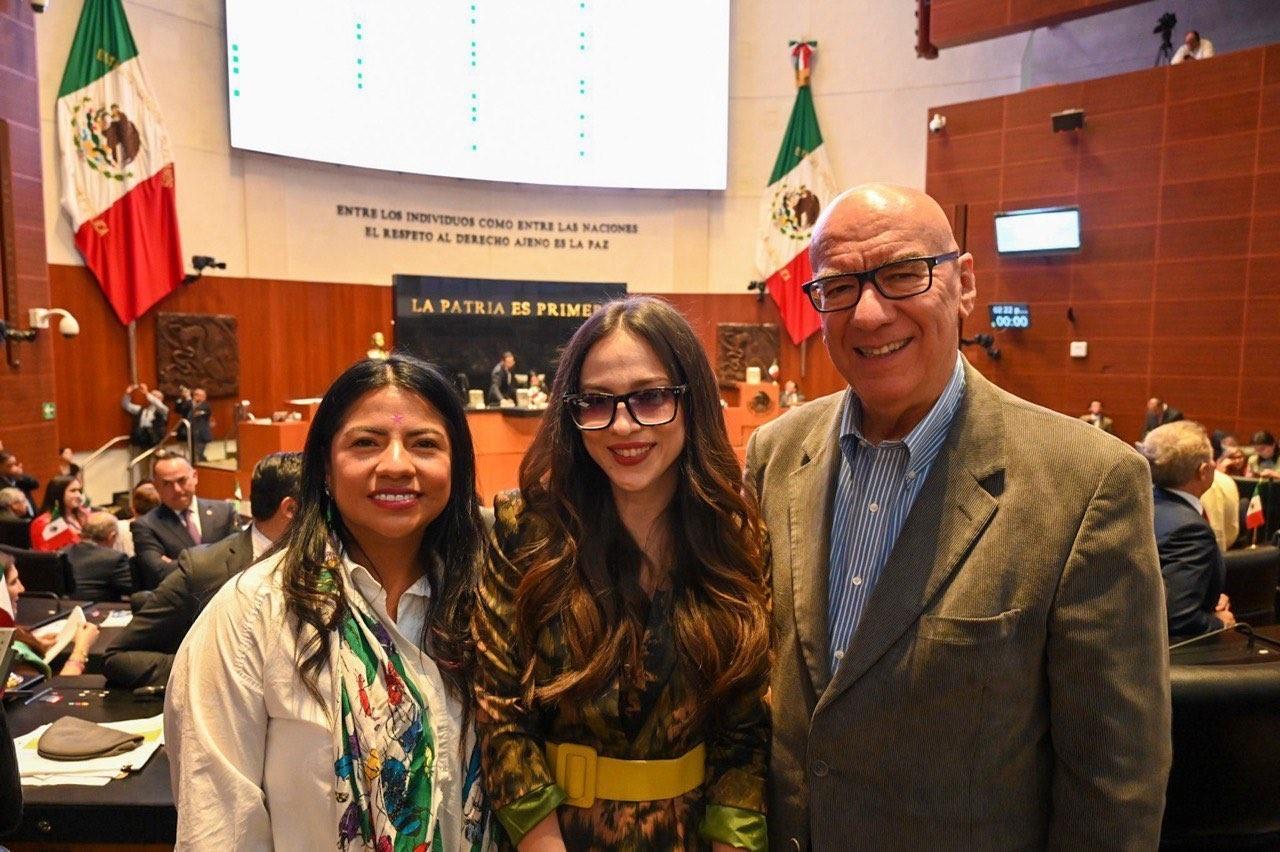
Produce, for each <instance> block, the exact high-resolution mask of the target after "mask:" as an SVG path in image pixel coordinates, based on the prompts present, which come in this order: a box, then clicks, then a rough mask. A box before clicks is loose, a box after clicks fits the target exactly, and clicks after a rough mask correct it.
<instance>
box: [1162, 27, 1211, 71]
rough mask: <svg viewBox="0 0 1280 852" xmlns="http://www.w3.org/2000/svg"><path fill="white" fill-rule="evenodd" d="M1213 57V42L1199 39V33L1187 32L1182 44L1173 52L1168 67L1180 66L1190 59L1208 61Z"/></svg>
mask: <svg viewBox="0 0 1280 852" xmlns="http://www.w3.org/2000/svg"><path fill="white" fill-rule="evenodd" d="M1212 56H1213V42H1211V41H1209V39H1207V38H1201V37H1200V33H1198V32H1196V31H1195V30H1188V31H1187V35H1186V38H1184V39H1183V41H1182V44H1180V45H1179V46H1178V49H1177V50H1176V51H1174V53H1173V58H1172V59H1170V60H1169V64H1170V65H1181V64H1182V63H1184V62H1187V61H1188V60H1192V59H1209V58H1211V57H1212Z"/></svg>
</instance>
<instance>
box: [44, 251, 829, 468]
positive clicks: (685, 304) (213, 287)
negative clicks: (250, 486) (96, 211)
mask: <svg viewBox="0 0 1280 852" xmlns="http://www.w3.org/2000/svg"><path fill="white" fill-rule="evenodd" d="M50 278H51V282H52V289H53V300H54V301H55V302H56V303H57V304H58V305H60V306H62V307H66V308H67V309H69V310H71V311H72V313H74V314H75V315H76V317H77V318H78V319H79V320H80V326H81V333H80V336H79V337H77V338H75V339H74V340H62V339H59V340H58V341H57V342H56V343H55V348H56V354H57V362H56V363H57V376H58V407H59V411H60V412H61V419H62V428H63V436H64V440H65V441H66V442H67V443H69V444H71V445H72V446H73V447H75V448H76V449H77V450H81V449H90V448H93V447H96V446H97V445H99V444H101V443H102V442H103V441H105V440H107V439H108V438H110V437H113V436H115V435H119V434H122V433H124V432H127V431H128V426H129V419H128V417H127V415H125V413H124V412H123V411H122V410H121V409H120V404H119V403H120V395H121V393H122V392H123V389H124V387H125V385H126V384H127V381H128V378H127V375H128V354H127V341H126V334H125V330H124V327H123V326H121V325H120V324H119V322H118V321H117V320H116V319H115V317H114V315H113V314H111V312H110V309H109V307H108V306H107V303H106V300H105V299H104V298H103V296H102V294H101V292H100V291H99V289H98V287H97V285H96V283H95V282H94V281H93V279H92V277H91V276H90V275H89V273H88V272H87V270H85V269H84V268H83V267H78V266H52V267H50ZM391 292H392V291H391V289H390V288H389V287H371V286H364V285H355V284H325V283H317V282H301V281H264V280H260V279H246V278H230V277H216V278H214V277H210V278H206V279H203V280H201V281H199V282H197V283H196V284H194V285H192V286H190V287H183V288H180V289H179V290H178V291H177V292H176V293H174V294H173V295H171V296H170V297H168V298H167V299H165V300H164V301H163V302H162V303H161V304H160V306H159V308H158V309H157V310H158V311H174V312H182V313H210V314H230V315H232V316H234V317H236V319H237V322H238V327H239V339H240V371H241V375H240V397H241V398H242V399H248V400H250V401H251V403H252V405H253V410H254V411H255V412H257V413H259V414H263V413H266V412H270V411H272V410H276V409H279V408H281V407H282V403H283V402H284V400H286V399H290V398H295V397H306V396H320V395H322V394H323V393H324V391H325V390H326V388H328V386H329V383H330V382H331V381H333V379H334V378H335V377H336V376H337V375H338V374H339V373H340V372H342V370H343V369H345V368H346V367H347V366H348V365H349V364H351V363H352V362H353V361H355V360H356V359H358V358H361V357H363V356H364V352H365V350H366V349H368V343H369V336H370V335H371V334H372V333H373V332H374V331H382V332H383V333H384V334H386V335H387V338H388V340H390V339H392V323H391V317H392V304H391ZM665 298H667V299H669V300H670V301H671V302H672V303H673V304H675V305H676V307H678V308H679V309H680V310H681V311H682V312H683V313H684V314H685V315H686V316H688V317H689V319H690V321H691V322H693V324H694V326H695V328H697V330H698V334H699V338H700V339H701V340H702V343H703V345H704V346H705V347H706V349H707V352H708V354H709V356H710V357H711V358H712V359H713V361H714V358H715V346H716V324H717V323H720V322H772V323H777V322H778V313H777V309H776V308H775V307H774V304H773V302H772V300H765V301H764V302H759V301H757V299H756V297H755V296H753V295H750V294H746V293H744V294H742V295H736V294H732V295H722V294H714V295H713V294H696V295H677V294H672V295H668V296H665ZM156 313H157V311H152V312H151V313H149V314H147V316H145V317H143V318H142V319H141V320H139V322H138V367H139V378H140V379H141V380H142V381H144V382H147V383H148V384H150V385H153V386H154V384H155V381H156V359H155V339H156V338H155V326H156V319H155V318H156ZM783 336H784V338H785V334H784V335H783ZM800 362H801V357H800V350H799V349H798V348H797V347H795V346H792V345H791V344H790V343H789V342H786V341H785V340H784V342H783V345H782V351H781V357H780V359H779V367H780V369H781V370H782V376H783V379H784V380H785V379H796V380H797V381H798V382H799V383H800V385H801V388H802V390H804V392H805V393H806V394H808V395H809V396H811V397H812V396H817V395H821V394H823V393H828V392H830V391H832V390H835V389H837V388H840V387H843V381H842V380H841V379H840V377H839V375H838V374H837V373H836V372H835V368H834V366H832V364H831V361H830V359H829V358H828V357H827V354H826V351H825V350H824V349H823V348H822V343H821V341H820V340H818V339H817V338H816V337H815V338H812V339H810V341H809V343H808V347H807V352H806V357H805V375H804V376H803V377H801V376H800ZM234 403H235V400H231V399H223V400H213V410H214V419H215V420H216V421H217V423H216V425H215V428H214V434H215V435H216V436H221V435H223V434H225V432H226V430H227V428H228V427H229V426H230V424H231V414H232V408H233V406H234Z"/></svg>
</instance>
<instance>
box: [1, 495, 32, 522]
mask: <svg viewBox="0 0 1280 852" xmlns="http://www.w3.org/2000/svg"><path fill="white" fill-rule="evenodd" d="M0 520H6V521H21V522H23V523H28V522H30V520H31V518H30V517H29V516H28V515H27V495H25V494H23V493H22V492H21V491H19V490H18V489H17V488H13V487H9V488H0Z"/></svg>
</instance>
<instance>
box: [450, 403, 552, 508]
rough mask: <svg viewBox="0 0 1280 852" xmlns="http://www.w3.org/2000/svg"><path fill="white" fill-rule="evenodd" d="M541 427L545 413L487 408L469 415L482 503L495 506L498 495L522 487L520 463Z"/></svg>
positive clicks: (477, 483)
mask: <svg viewBox="0 0 1280 852" xmlns="http://www.w3.org/2000/svg"><path fill="white" fill-rule="evenodd" d="M541 425H542V412H541V411H534V410H529V409H519V408H487V409H484V410H483V411H481V410H470V411H468V412H467V427H468V428H469V429H470V430H471V442H472V444H474V446H475V451H476V491H477V493H478V494H479V495H480V502H481V503H483V504H484V505H486V506H491V505H493V497H494V495H495V494H499V493H501V492H503V491H508V490H510V489H512V488H517V487H519V485H520V461H521V460H522V459H523V458H524V454H525V451H526V450H528V449H529V445H530V444H532V443H533V436H534V435H536V434H537V433H538V428H539V427H540V426H541Z"/></svg>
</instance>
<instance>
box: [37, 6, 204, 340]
mask: <svg viewBox="0 0 1280 852" xmlns="http://www.w3.org/2000/svg"><path fill="white" fill-rule="evenodd" d="M56 127H57V134H58V151H59V154H60V159H61V166H62V207H63V209H64V210H65V211H66V213H67V216H68V218H70V220H71V227H72V228H73V229H74V230H75V235H76V247H77V248H79V249H80V253H81V254H82V255H84V259H85V263H86V265H87V266H88V267H89V269H90V270H92V272H93V274H94V275H95V276H96V277H97V279H98V284H99V285H100V286H101V287H102V292H103V293H105V294H106V297H107V301H109V302H110V303H111V307H112V308H113V309H114V310H115V312H116V316H117V317H119V318H120V322H122V323H125V324H128V323H130V322H132V321H134V320H135V319H137V318H138V317H139V316H141V315H142V314H144V313H146V311H147V310H148V309H149V308H151V307H152V306H153V305H155V303H156V302H158V301H160V300H161V299H162V298H164V297H165V296H166V295H168V294H169V293H170V292H172V291H173V289H174V288H175V287H177V286H178V283H179V282H180V281H181V280H182V274H183V267H182V246H181V241H180V240H179V236H178V215H177V205H176V202H175V194H174V185H173V152H172V149H171V148H170V145H169V136H168V134H167V133H166V132H165V129H164V125H163V124H162V123H161V119H160V107H159V106H158V105H157V104H156V100H155V97H154V96H153V95H152V94H151V89H150V88H149V87H148V86H147V81H146V78H145V76H144V75H143V73H142V65H141V62H140V61H139V58H138V47H137V45H136V44H135V43H134V40H133V34H132V33H131V32H130V31H129V21H128V19H127V18H126V17H125V13H124V7H123V6H122V5H121V2H120V0H85V4H84V9H83V10H82V11H81V13H80V23H79V24H78V25H77V27H76V35H75V39H74V40H73V42H72V44H71V55H70V56H69V57H68V58H67V68H66V71H64V72H63V75H62V85H61V86H60V87H59V89H58V109H57V124H56Z"/></svg>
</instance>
